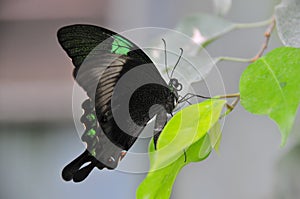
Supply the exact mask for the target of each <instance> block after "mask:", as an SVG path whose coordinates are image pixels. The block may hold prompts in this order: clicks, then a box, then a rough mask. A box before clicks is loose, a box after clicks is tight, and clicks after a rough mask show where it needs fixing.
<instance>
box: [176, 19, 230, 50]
mask: <svg viewBox="0 0 300 199" xmlns="http://www.w3.org/2000/svg"><path fill="white" fill-rule="evenodd" d="M234 28H235V24H234V23H232V22H230V21H227V20H225V19H223V18H221V17H217V16H214V15H208V14H204V13H199V14H193V15H190V16H187V17H185V18H184V19H183V20H182V21H181V22H180V23H179V24H178V26H177V28H176V30H178V31H180V32H182V33H184V34H186V35H188V36H190V37H191V38H192V39H193V40H194V41H195V42H196V43H197V42H198V43H200V44H202V46H206V45H207V44H209V43H210V42H212V41H214V40H216V39H217V38H218V37H220V36H221V35H223V34H225V33H227V32H229V31H231V30H233V29H234Z"/></svg>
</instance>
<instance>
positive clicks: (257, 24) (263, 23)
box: [235, 16, 274, 29]
mask: <svg viewBox="0 0 300 199" xmlns="http://www.w3.org/2000/svg"><path fill="white" fill-rule="evenodd" d="M273 20H274V16H272V17H271V18H270V19H267V20H265V21H259V22H255V23H239V24H238V23H237V24H236V25H235V28H236V29H242V28H258V27H262V26H266V25H269V24H270V23H272V22H273Z"/></svg>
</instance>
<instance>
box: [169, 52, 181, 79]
mask: <svg viewBox="0 0 300 199" xmlns="http://www.w3.org/2000/svg"><path fill="white" fill-rule="evenodd" d="M180 51H181V52H180V56H179V58H178V60H177V62H176V64H175V66H174V68H173V70H172V72H171V77H173V73H174V71H175V68H176V67H177V65H178V63H179V61H180V59H181V57H182V54H183V49H182V48H180Z"/></svg>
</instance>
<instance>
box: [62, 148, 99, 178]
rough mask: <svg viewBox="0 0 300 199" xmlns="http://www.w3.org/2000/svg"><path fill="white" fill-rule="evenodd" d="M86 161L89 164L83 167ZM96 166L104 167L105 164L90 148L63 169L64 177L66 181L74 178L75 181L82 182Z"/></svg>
mask: <svg viewBox="0 0 300 199" xmlns="http://www.w3.org/2000/svg"><path fill="white" fill-rule="evenodd" d="M86 163H89V164H88V165H86V166H84V167H82V166H83V165H84V164H86ZM95 167H97V168H99V169H103V168H104V167H105V165H104V164H102V163H101V162H99V161H98V160H97V159H96V158H95V157H93V156H92V155H91V154H90V153H89V152H88V150H85V151H84V152H83V153H82V154H81V155H80V156H78V157H77V158H76V159H75V160H73V161H72V162H71V163H69V164H68V165H67V166H65V168H64V169H63V171H62V178H63V179H64V180H65V181H70V180H73V181H74V182H81V181H83V180H84V179H85V178H86V177H87V176H88V175H89V174H90V172H91V171H92V170H93V168H95Z"/></svg>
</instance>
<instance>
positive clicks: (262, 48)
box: [251, 17, 276, 62]
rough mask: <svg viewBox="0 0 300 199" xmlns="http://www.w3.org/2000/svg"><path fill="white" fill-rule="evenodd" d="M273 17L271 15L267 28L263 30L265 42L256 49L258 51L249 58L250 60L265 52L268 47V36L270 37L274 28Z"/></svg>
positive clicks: (254, 59)
mask: <svg viewBox="0 0 300 199" xmlns="http://www.w3.org/2000/svg"><path fill="white" fill-rule="evenodd" d="M275 23H276V22H275V17H272V21H271V23H270V25H269V27H268V28H267V30H266V32H265V42H264V43H263V44H262V47H261V49H260V50H259V51H258V53H257V54H256V55H255V56H254V57H253V58H252V59H251V62H255V61H256V60H257V59H259V58H260V57H261V56H262V55H263V54H264V52H265V50H266V49H267V47H268V44H269V41H270V37H271V33H272V32H273V30H274V28H275Z"/></svg>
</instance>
